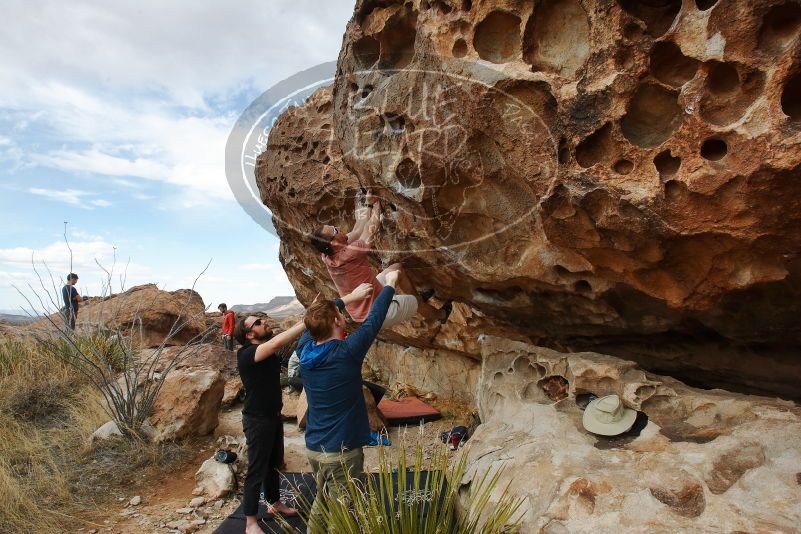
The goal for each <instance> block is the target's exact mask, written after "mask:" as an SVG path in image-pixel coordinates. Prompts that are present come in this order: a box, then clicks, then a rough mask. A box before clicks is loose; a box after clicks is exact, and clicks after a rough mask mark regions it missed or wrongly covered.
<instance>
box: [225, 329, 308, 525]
mask: <svg viewBox="0 0 801 534" xmlns="http://www.w3.org/2000/svg"><path fill="white" fill-rule="evenodd" d="M303 329H304V325H303V321H301V322H299V323H297V324H296V325H294V326H292V327H291V328H290V329H288V330H286V331H285V332H281V333H280V334H278V335H277V336H274V337H273V335H272V330H271V329H270V327H269V326H268V325H267V323H266V322H265V321H264V320H262V319H260V318H258V317H254V316H252V315H250V316H248V317H245V318H244V319H240V320H239V321H238V322H237V324H236V327H235V328H234V337H235V338H236V340H237V341H238V342H239V343H240V344H241V345H242V347H241V348H240V349H239V350H238V351H237V353H236V366H237V370H238V371H239V376H240V378H241V379H242V385H243V386H244V388H245V405H244V407H243V408H242V429H243V430H244V432H245V439H246V440H247V445H248V470H247V475H246V476H245V485H244V492H243V493H244V494H243V497H242V509H243V511H244V513H245V518H246V522H245V533H246V534H263V533H264V531H263V530H262V528H261V527H260V526H259V523H258V517H257V515H256V514H257V513H258V510H259V493H260V492H261V488H262V487H263V488H264V498H265V500H266V501H267V513H268V515H275V514H281V515H284V516H292V515H297V511H296V510H295V509H294V508H290V507H289V506H287V505H286V504H284V503H283V502H281V499H280V487H279V482H280V473H279V471H278V469H279V468H280V467H281V465H282V464H283V463H284V427H283V422H282V420H281V408H282V404H283V402H282V397H281V376H280V373H281V360H280V358H278V356H276V352H278V351H279V350H280V349H281V348H282V347H284V346H285V345H288V344H289V343H291V342H293V341H294V340H295V339H297V338H298V336H300V334H301V333H302V332H303Z"/></svg>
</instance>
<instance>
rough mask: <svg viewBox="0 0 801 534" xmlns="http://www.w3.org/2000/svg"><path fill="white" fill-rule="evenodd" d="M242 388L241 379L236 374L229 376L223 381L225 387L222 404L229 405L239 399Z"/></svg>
mask: <svg viewBox="0 0 801 534" xmlns="http://www.w3.org/2000/svg"><path fill="white" fill-rule="evenodd" d="M243 389H244V385H243V384H242V379H241V378H239V377H238V376H236V377H234V378H230V379H228V380H226V381H225V388H224V389H223V398H222V401H221V404H222V405H223V406H231V405H233V404H235V403H236V402H237V400H239V396H240V395H241V393H242V390H243Z"/></svg>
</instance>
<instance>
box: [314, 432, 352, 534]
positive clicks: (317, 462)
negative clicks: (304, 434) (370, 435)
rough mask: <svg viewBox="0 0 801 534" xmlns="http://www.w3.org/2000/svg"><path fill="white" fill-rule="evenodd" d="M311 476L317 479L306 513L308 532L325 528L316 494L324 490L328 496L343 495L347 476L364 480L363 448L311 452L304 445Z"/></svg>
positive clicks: (321, 533)
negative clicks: (309, 511)
mask: <svg viewBox="0 0 801 534" xmlns="http://www.w3.org/2000/svg"><path fill="white" fill-rule="evenodd" d="M306 457H307V458H308V459H309V463H310V464H311V468H312V471H313V472H314V479H315V482H317V497H315V498H314V504H313V505H312V508H311V513H310V514H309V523H308V532H309V534H325V533H326V532H328V528H327V525H326V524H325V516H324V515H323V509H322V506H321V504H320V499H319V497H320V496H321V495H322V494H323V492H325V495H327V496H328V497H329V502H330V499H332V498H333V499H336V498H338V497H340V496H347V494H348V490H347V480H348V476H350V478H355V479H358V480H361V481H362V482H363V481H364V478H365V475H364V452H363V451H362V449H361V447H359V448H358V449H351V450H349V451H344V452H315V451H310V450H309V449H306Z"/></svg>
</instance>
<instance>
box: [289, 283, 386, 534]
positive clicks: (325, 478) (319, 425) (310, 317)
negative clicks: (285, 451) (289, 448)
mask: <svg viewBox="0 0 801 534" xmlns="http://www.w3.org/2000/svg"><path fill="white" fill-rule="evenodd" d="M399 275H400V273H399V272H398V271H397V270H395V271H390V272H388V273H386V277H385V283H386V285H385V286H382V287H381V289H380V291H379V294H378V295H377V296H376V295H373V285H372V284H362V285H361V286H359V288H365V289H366V294H365V295H364V298H362V299H359V300H357V299H355V298H349V297H350V295H348V297H345V298H343V299H342V300H341V301H337V303H334V302H331V301H329V300H324V301H319V302H314V303H312V305H311V306H309V309H308V310H307V311H306V315H305V316H304V318H303V322H304V323H305V324H306V332H304V333H303V335H302V336H301V337H300V340H299V341H298V347H297V352H298V354H299V356H300V367H301V369H302V372H303V387H304V389H305V391H306V398H307V400H308V406H309V411H308V414H307V416H306V455H307V457H308V459H309V463H310V464H311V467H312V470H313V471H314V475H315V478H316V480H317V495H318V496H320V495H322V492H326V494H327V495H329V496H331V497H333V498H337V496H338V495H342V493H341V488H342V486H343V485H345V482H346V480H347V477H348V476H351V477H355V478H363V476H364V454H363V452H362V447H364V446H365V445H367V444H368V443H369V441H370V424H369V422H368V419H367V407H366V406H365V404H364V395H363V394H362V362H364V358H365V356H366V355H367V351H368V350H370V346H371V345H372V344H373V341H374V340H375V338H376V335H377V334H378V331H379V330H380V329H381V325H382V324H384V321H385V319H386V316H387V310H388V309H389V308H390V305H391V304H392V301H393V298H394V297H395V285H396V284H397V283H398V278H399ZM359 288H357V292H358V291H359ZM373 297H375V298H373ZM368 298H369V299H370V300H372V301H373V305H372V308H371V309H370V313H369V314H368V316H367V318H366V319H365V321H364V322H363V323H362V325H361V326H360V327H359V328H358V329H357V330H356V331H354V332H353V333H351V334H350V335H348V337H347V338H345V339H342V338H343V333H344V330H345V318H344V317H343V315H342V310H341V308H342V307H347V306H348V305H353V304H356V303H358V302H360V301H361V302H364V301H365V300H367V299H368ZM343 304H344V306H342V305H343ZM308 527H309V532H310V533H311V534H316V533H324V532H326V525H325V524H324V517H323V512H322V509H321V506H320V501H319V499H317V498H315V500H314V504H313V505H312V509H311V514H310V517H309V522H308Z"/></svg>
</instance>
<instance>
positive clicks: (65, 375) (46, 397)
mask: <svg viewBox="0 0 801 534" xmlns="http://www.w3.org/2000/svg"><path fill="white" fill-rule="evenodd" d="M84 384H85V380H84V379H83V378H82V377H81V376H80V375H79V374H78V373H76V372H75V371H74V370H73V369H71V368H70V367H69V366H67V365H64V364H63V363H61V362H59V361H58V360H56V359H54V358H52V357H50V356H49V355H47V354H45V353H43V352H41V351H39V350H37V348H36V347H35V346H33V345H30V344H26V343H22V342H9V341H6V342H0V410H2V412H3V413H6V414H9V415H11V416H13V417H14V418H16V419H18V420H20V421H29V422H33V421H35V422H39V423H42V424H54V423H57V422H58V421H60V420H63V417H64V410H65V409H66V408H67V407H68V406H69V405H70V403H72V402H74V399H75V396H76V395H77V394H78V393H79V391H80V389H81V387H82V386H83V385H84Z"/></svg>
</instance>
